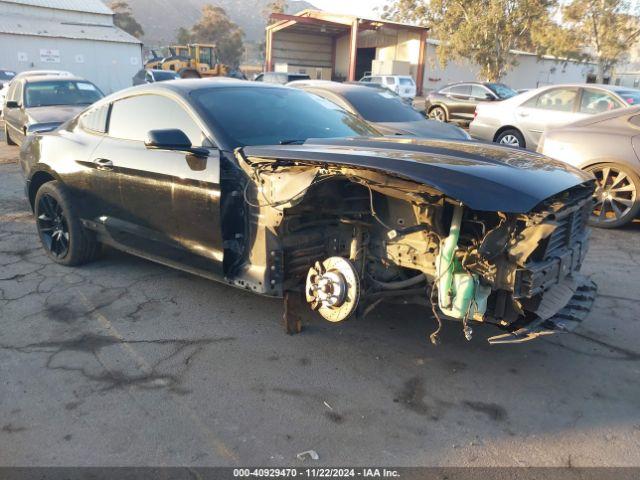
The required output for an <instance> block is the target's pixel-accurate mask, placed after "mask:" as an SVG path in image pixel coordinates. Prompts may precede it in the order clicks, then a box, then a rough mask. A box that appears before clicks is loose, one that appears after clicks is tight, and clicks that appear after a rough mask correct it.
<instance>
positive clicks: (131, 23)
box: [109, 0, 144, 38]
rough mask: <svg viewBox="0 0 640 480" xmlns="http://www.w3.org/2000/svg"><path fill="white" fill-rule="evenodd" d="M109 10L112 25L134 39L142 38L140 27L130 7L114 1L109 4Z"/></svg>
mask: <svg viewBox="0 0 640 480" xmlns="http://www.w3.org/2000/svg"><path fill="white" fill-rule="evenodd" d="M109 8H111V10H113V23H114V24H115V25H116V27H118V28H121V29H122V30H124V31H125V32H127V33H128V34H130V35H133V36H134V37H136V38H142V36H143V35H144V30H143V29H142V25H140V24H139V23H138V21H137V20H136V19H135V18H134V17H133V13H132V12H131V7H130V6H129V4H128V3H127V2H126V1H124V0H115V1H113V2H111V3H110V4H109Z"/></svg>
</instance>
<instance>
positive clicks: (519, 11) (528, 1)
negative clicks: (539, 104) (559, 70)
mask: <svg viewBox="0 0 640 480" xmlns="http://www.w3.org/2000/svg"><path fill="white" fill-rule="evenodd" d="M557 6H558V3H557V0H395V1H394V2H393V3H392V4H391V5H389V6H387V7H385V8H383V12H382V15H383V17H384V18H390V19H393V20H397V21H403V22H411V23H416V24H419V25H424V26H429V27H431V35H432V37H434V38H437V39H439V40H440V41H441V43H440V45H439V46H438V49H437V51H438V58H439V60H440V62H441V63H442V64H443V65H445V64H446V63H447V61H449V60H456V59H460V58H464V59H467V60H469V61H470V62H472V63H474V64H476V65H478V67H479V68H480V75H481V77H482V78H483V79H484V80H487V81H498V80H500V78H501V77H502V76H503V75H504V74H505V73H506V72H507V71H508V70H509V69H510V68H512V67H513V66H514V65H516V64H517V61H516V56H515V55H514V54H513V53H512V51H513V50H527V51H533V52H535V53H538V54H542V53H556V54H557V53H560V52H561V53H563V54H564V55H565V56H566V55H569V54H570V53H572V48H574V45H572V44H571V42H570V41H568V40H567V36H566V35H565V32H564V30H562V29H560V28H559V26H558V25H557V24H555V23H554V22H553V20H552V15H553V14H554V13H555V11H556V9H557ZM550 32H553V34H551V33H550ZM569 47H572V48H569Z"/></svg>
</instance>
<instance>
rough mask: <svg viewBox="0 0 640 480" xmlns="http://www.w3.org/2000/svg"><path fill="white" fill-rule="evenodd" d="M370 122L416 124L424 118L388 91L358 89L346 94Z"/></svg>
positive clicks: (350, 101) (349, 100)
mask: <svg viewBox="0 0 640 480" xmlns="http://www.w3.org/2000/svg"><path fill="white" fill-rule="evenodd" d="M343 95H344V98H346V99H347V101H348V102H349V103H351V105H353V107H354V108H355V109H356V110H357V112H358V113H359V114H360V115H361V116H362V118H364V119H365V120H367V121H368V122H416V121H418V120H424V117H423V116H422V115H420V114H419V113H418V112H416V111H415V110H414V109H413V108H411V107H410V106H409V105H407V104H406V103H403V102H402V100H401V99H400V97H398V96H397V95H395V94H393V93H391V92H389V91H388V90H373V89H369V88H367V89H365V88H362V89H360V88H359V89H357V90H351V91H347V92H345V93H344V94H343Z"/></svg>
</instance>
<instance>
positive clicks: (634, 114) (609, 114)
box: [425, 82, 640, 228]
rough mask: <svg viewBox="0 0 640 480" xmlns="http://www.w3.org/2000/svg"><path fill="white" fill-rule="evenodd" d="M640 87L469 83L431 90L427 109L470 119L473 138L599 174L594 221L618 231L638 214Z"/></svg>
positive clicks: (443, 117)
mask: <svg viewBox="0 0 640 480" xmlns="http://www.w3.org/2000/svg"><path fill="white" fill-rule="evenodd" d="M636 106H640V90H636V89H632V88H626V87H620V86H613V85H594V84H586V85H585V84H567V85H550V86H545V87H541V88H537V89H523V90H521V91H518V92H515V91H513V90H511V89H510V88H509V87H507V86H506V85H502V84H490V83H477V82H464V83H458V84H453V85H447V86H445V87H443V88H441V89H439V90H437V91H435V92H432V93H430V94H429V95H428V97H427V99H426V102H425V112H426V113H427V114H428V115H429V117H430V118H433V119H436V120H439V121H442V122H449V121H467V122H469V133H470V134H471V136H472V137H473V138H474V139H477V140H483V141H487V142H495V143H498V144H501V145H506V146H510V147H515V148H525V149H529V150H537V151H538V152H540V153H542V154H544V155H547V156H549V157H552V158H555V159H557V160H561V161H563V162H565V163H567V164H569V165H572V166H574V167H577V168H580V169H583V170H585V171H587V172H589V173H590V174H593V175H594V177H595V178H596V182H597V189H596V192H595V207H594V209H593V212H592V215H591V224H592V225H595V226H597V227H603V228H616V227H620V226H623V225H625V224H627V223H629V222H631V221H633V220H634V219H635V218H636V217H637V216H638V213H639V212H640V197H639V193H638V192H640V111H638V108H637V107H636Z"/></svg>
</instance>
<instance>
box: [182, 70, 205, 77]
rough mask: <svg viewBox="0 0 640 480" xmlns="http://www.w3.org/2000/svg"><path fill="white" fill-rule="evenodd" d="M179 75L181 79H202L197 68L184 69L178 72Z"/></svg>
mask: <svg viewBox="0 0 640 480" xmlns="http://www.w3.org/2000/svg"><path fill="white" fill-rule="evenodd" d="M178 75H180V78H202V75H200V72H198V70H196V69H195V68H183V69H182V70H180V71H179V72H178Z"/></svg>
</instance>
